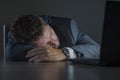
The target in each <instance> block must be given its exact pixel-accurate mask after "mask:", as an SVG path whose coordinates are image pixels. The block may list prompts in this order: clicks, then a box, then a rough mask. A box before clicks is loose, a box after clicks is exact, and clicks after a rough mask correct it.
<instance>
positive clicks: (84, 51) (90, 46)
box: [71, 33, 100, 58]
mask: <svg viewBox="0 0 120 80" xmlns="http://www.w3.org/2000/svg"><path fill="white" fill-rule="evenodd" d="M71 48H72V49H73V50H74V52H75V54H76V55H77V56H78V57H79V58H99V54H100V46H99V44H98V43H96V42H95V41H94V40H93V39H92V38H91V37H89V36H88V35H86V34H84V33H79V34H78V37H77V42H76V45H75V46H72V47H71Z"/></svg>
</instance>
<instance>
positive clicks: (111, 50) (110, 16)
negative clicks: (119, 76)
mask: <svg viewBox="0 0 120 80" xmlns="http://www.w3.org/2000/svg"><path fill="white" fill-rule="evenodd" d="M119 28H120V2H117V1H107V2H106V9H105V16H104V26H103V35H102V44H101V57H100V58H101V63H103V64H118V63H120V29H119Z"/></svg>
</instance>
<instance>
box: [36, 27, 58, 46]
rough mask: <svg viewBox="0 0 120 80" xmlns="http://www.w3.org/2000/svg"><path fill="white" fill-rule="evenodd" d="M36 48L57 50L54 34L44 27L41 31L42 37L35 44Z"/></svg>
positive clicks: (56, 40) (51, 30)
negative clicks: (53, 48)
mask: <svg viewBox="0 0 120 80" xmlns="http://www.w3.org/2000/svg"><path fill="white" fill-rule="evenodd" d="M35 45H36V47H40V46H43V47H46V48H48V47H55V48H58V46H59V40H58V38H57V36H56V34H55V32H54V30H53V29H52V28H51V27H50V26H49V25H46V26H45V27H44V29H43V36H42V37H41V38H40V39H39V40H37V41H36V42H35Z"/></svg>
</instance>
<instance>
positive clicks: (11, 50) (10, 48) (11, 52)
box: [6, 33, 33, 61]
mask: <svg viewBox="0 0 120 80" xmlns="http://www.w3.org/2000/svg"><path fill="white" fill-rule="evenodd" d="M32 48H33V46H32V45H24V44H19V43H15V42H14V40H13V39H12V36H11V33H8V42H7V45H6V58H7V60H10V61H26V60H27V59H26V58H25V55H26V53H27V51H28V50H30V49H32Z"/></svg>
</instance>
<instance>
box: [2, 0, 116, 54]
mask: <svg viewBox="0 0 120 80" xmlns="http://www.w3.org/2000/svg"><path fill="white" fill-rule="evenodd" d="M105 1H106V0H0V36H1V37H0V51H1V52H0V56H2V51H3V50H2V25H3V24H6V25H10V24H11V23H12V22H13V21H14V20H15V18H16V17H18V16H20V15H23V14H36V15H42V14H44V15H53V16H59V17H70V18H73V19H75V20H76V22H77V24H78V27H79V30H80V31H81V32H85V33H87V34H89V35H90V36H91V37H92V38H93V39H94V40H96V41H97V42H98V43H101V33H102V27H103V20H104V10H105ZM113 1H114V0H113Z"/></svg>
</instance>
